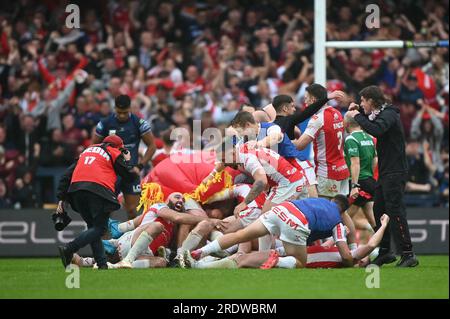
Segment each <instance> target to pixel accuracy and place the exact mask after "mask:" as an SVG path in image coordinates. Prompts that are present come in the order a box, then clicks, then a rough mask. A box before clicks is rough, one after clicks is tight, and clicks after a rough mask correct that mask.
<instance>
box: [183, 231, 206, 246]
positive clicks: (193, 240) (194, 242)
mask: <svg viewBox="0 0 450 319" xmlns="http://www.w3.org/2000/svg"><path fill="white" fill-rule="evenodd" d="M202 238H203V237H202V236H201V235H199V234H198V233H195V232H193V231H191V232H190V233H189V235H188V236H187V238H186V240H185V241H184V242H183V245H181V249H182V250H183V251H185V250H189V251H191V250H193V249H195V248H197V246H198V244H200V242H201V241H202Z"/></svg>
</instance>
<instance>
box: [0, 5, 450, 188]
mask: <svg viewBox="0 0 450 319" xmlns="http://www.w3.org/2000/svg"><path fill="white" fill-rule="evenodd" d="M388 7H389V8H388V10H386V12H385V14H384V15H383V17H382V18H381V25H380V28H378V29H374V30H369V32H368V30H367V29H366V28H365V27H362V26H363V23H360V22H361V21H364V20H365V19H366V15H367V14H366V12H365V3H364V2H357V1H349V0H343V1H341V2H340V5H339V6H329V8H327V40H337V41H342V40H375V39H378V40H389V39H392V40H398V39H401V40H416V41H427V40H430V39H440V40H445V39H448V32H449V29H448V23H447V22H448V18H447V17H448V4H447V3H446V2H445V1H444V0H433V1H430V2H427V3H426V5H425V6H424V8H423V12H420V13H419V12H415V10H413V11H414V12H413V11H411V10H409V9H410V7H408V8H406V7H405V5H404V4H403V3H402V2H392V3H390V5H389V6H388ZM64 9H65V4H64V2H55V3H52V4H51V5H50V4H49V2H48V1H47V3H44V4H42V5H40V6H39V10H36V7H35V3H34V2H33V1H22V2H20V1H19V2H16V3H13V4H12V5H8V6H7V5H2V6H1V9H0V20H1V23H0V38H1V41H0V145H1V146H3V148H4V149H5V154H6V157H7V158H8V159H9V158H12V157H10V152H12V153H11V154H15V155H14V156H15V158H13V159H15V166H14V168H13V171H14V172H8V174H7V175H8V176H16V175H21V174H20V172H19V173H18V172H17V169H19V170H21V169H24V168H25V167H26V164H29V163H30V162H32V161H33V158H32V157H33V156H35V155H36V154H37V153H39V154H40V155H41V156H44V162H46V161H47V160H48V158H47V159H46V158H45V155H46V154H44V151H43V150H42V149H41V150H39V149H38V148H34V146H30V144H29V141H28V142H27V139H29V137H30V136H33V139H34V138H35V137H34V136H36V140H35V141H34V140H33V143H32V144H34V145H41V147H44V146H45V147H46V148H47V149H48V147H49V143H50V142H49V141H47V140H46V138H48V137H47V135H49V136H50V133H51V132H53V131H54V130H55V129H59V130H61V129H62V128H63V125H62V123H61V120H63V121H64V120H65V121H69V122H70V120H67V119H69V118H70V117H67V118H66V117H65V116H66V114H68V113H70V114H72V115H73V116H74V117H75V129H73V128H72V129H70V128H67V127H66V125H65V124H64V130H63V134H64V136H66V137H67V136H68V135H69V136H72V137H69V138H68V139H69V140H70V143H71V144H72V148H75V149H78V150H81V149H82V148H83V147H84V146H85V145H87V144H88V143H87V142H86V141H88V138H89V137H90V136H91V132H92V127H93V126H95V124H96V123H97V122H98V120H99V119H100V118H102V117H105V116H107V115H108V114H110V112H111V110H112V107H113V105H114V99H115V98H116V97H117V96H118V95H120V94H124V93H126V94H129V95H130V96H131V97H132V107H133V112H134V113H136V114H139V115H140V116H142V117H143V118H144V119H147V120H148V121H149V122H151V123H152V130H153V132H154V134H155V135H156V136H159V135H160V134H161V132H163V131H165V130H167V129H172V128H174V127H175V126H176V125H179V126H180V127H185V128H186V129H188V130H189V131H190V130H191V129H192V120H205V121H207V120H208V121H209V120H210V118H211V116H212V120H213V125H216V126H218V127H220V128H222V127H224V126H227V124H228V123H227V122H228V120H229V118H231V117H232V116H233V114H234V112H235V111H236V110H237V109H238V108H239V107H240V106H241V104H243V103H250V104H252V105H254V106H255V108H256V109H260V108H261V107H264V106H265V105H266V104H268V103H269V102H270V100H271V99H272V98H273V96H274V95H277V94H289V95H291V96H292V97H294V96H295V97H296V98H295V100H296V101H298V102H299V104H300V103H302V100H303V95H304V92H305V88H306V87H307V86H308V85H309V84H311V83H313V82H314V74H313V68H312V63H311V62H310V61H312V58H313V38H314V28H313V26H314V11H313V8H312V7H311V6H310V4H308V3H307V2H304V1H303V2H302V1H297V2H292V3H286V2H285V1H278V2H273V3H272V2H270V3H269V2H267V1H266V2H261V3H258V5H253V4H251V3H250V2H248V1H231V2H223V3H215V2H207V4H206V5H203V4H199V3H198V2H195V1H182V2H179V1H173V0H164V1H125V0H120V1H117V0H107V1H105V3H104V5H102V6H95V4H94V3H86V4H85V6H84V5H83V10H82V11H83V12H84V14H83V15H82V21H81V22H82V25H81V28H80V29H74V30H71V29H68V28H67V27H65V26H64V25H62V24H61V23H60V21H63V20H64V19H65V17H66V13H65V10H64ZM406 9H408V10H406ZM24 13H25V14H24ZM28 13H29V14H28ZM412 18H414V19H412ZM102 25H103V26H105V27H104V28H100V27H99V26H102ZM328 53H329V54H328V55H327V58H328V61H327V63H328V67H327V72H328V74H327V75H328V79H330V81H329V84H331V83H335V82H337V81H343V83H344V87H343V89H344V90H346V91H347V93H349V95H354V96H357V93H358V92H359V90H360V89H361V88H362V87H365V86H367V85H372V84H377V85H380V87H382V89H383V92H384V93H385V94H386V95H388V96H389V97H390V98H391V99H392V100H393V101H394V102H395V104H397V105H399V106H400V107H401V112H402V121H403V125H404V129H405V132H406V134H407V135H408V134H409V132H410V131H411V134H412V133H413V132H412V131H414V134H412V136H413V137H414V138H417V137H416V136H415V134H417V128H419V131H420V128H421V126H423V128H424V129H428V128H430V126H431V127H432V130H431V131H432V132H433V133H435V132H436V128H437V126H438V125H437V124H436V123H435V122H434V119H432V118H431V115H433V116H434V118H437V119H438V120H439V121H440V122H441V123H443V125H444V128H445V129H446V130H448V82H449V80H448V78H449V75H448V74H449V72H448V48H433V49H429V48H423V49H418V48H408V49H395V50H394V49H379V50H365V49H352V50H333V49H330V50H329V51H328ZM82 69H83V70H82ZM83 72H87V74H85V75H83V76H82V74H83ZM414 77H415V78H416V79H417V81H416V80H415V79H414ZM421 100H424V101H425V103H426V104H428V105H430V106H431V108H432V109H435V110H436V111H435V112H434V111H433V110H432V109H430V110H429V112H428V113H429V114H431V115H430V119H429V120H423V119H422V120H420V119H419V118H417V117H416V113H417V111H419V112H420V110H421V108H422V107H421V105H419V104H418V103H417V102H418V101H421ZM339 107H340V106H339ZM341 111H342V112H344V111H345V109H341ZM433 112H434V113H433ZM28 115H31V116H32V117H33V118H34V122H35V123H34V126H35V128H34V129H33V130H32V132H31V135H30V134H29V133H27V132H25V131H24V130H23V129H22V130H21V131H20V132H19V130H17V128H18V127H22V126H21V120H20V119H24V118H25V117H24V116H28ZM426 116H428V115H426ZM414 119H416V121H415V122H414V125H413V121H414ZM25 121H26V122H30V120H29V118H28V119H26V120H25ZM427 121H428V122H431V123H432V125H430V124H425V122H427ZM177 123H178V124H177ZM420 123H422V125H421V124H420ZM205 124H207V123H205ZM68 126H70V125H68ZM202 126H203V123H202ZM208 126H209V124H208ZM410 126H412V127H413V128H411V130H410ZM78 129H81V130H82V132H83V139H82V140H81V141H80V142H78V141H79V140H80V139H79V138H78V137H77V138H73V137H74V136H76V135H78V133H75V134H74V133H73V132H76V131H77V130H78ZM68 131H72V132H71V133H68ZM26 135H28V137H26ZM423 135H427V137H424V138H426V140H427V141H428V142H429V144H430V149H431V150H432V152H431V153H432V159H433V162H435V161H436V159H437V163H438V170H439V171H438V173H439V174H443V172H444V169H445V167H444V165H440V164H439V162H440V161H441V159H440V157H439V156H438V155H439V151H440V148H442V147H446V146H447V145H448V138H447V137H446V134H444V135H445V136H442V135H441V138H440V137H439V136H438V135H435V134H431V135H432V136H433V138H431V137H430V134H425V133H423V132H421V131H420V134H419V137H418V138H422V137H423ZM190 136H191V139H193V138H194V137H193V136H192V133H191V134H190ZM19 137H20V140H21V141H22V142H20V143H19V142H18V140H19ZM72 138H73V139H72ZM197 138H198V137H196V139H197ZM48 139H51V138H48ZM188 140H189V139H188V138H186V139H185V140H184V141H183V143H182V145H183V146H184V147H187V146H188V145H189V144H192V140H191V141H188ZM77 143H79V144H78V145H75V144H77ZM19 144H20V145H19ZM203 144H205V141H204V142H203ZM25 145H26V146H25ZM75 146H76V147H75ZM420 147H422V146H420ZM18 149H20V150H18ZM14 152H16V153H14ZM421 152H422V151H421ZM25 153H26V154H25ZM31 155H33V156H31ZM19 159H23V162H21V161H19ZM8 161H9V160H8ZM58 161H59V160H58ZM60 162H61V161H59V164H60ZM3 168H4V167H3ZM9 173H11V174H9ZM440 176H441V175H440ZM14 178H15V177H14ZM14 181H15V180H13V183H12V185H11V184H10V183H9V178H8V179H5V183H7V184H8V185H7V189H8V190H9V191H10V192H9V193H8V196H9V195H10V193H11V191H12V188H13V187H14Z"/></svg>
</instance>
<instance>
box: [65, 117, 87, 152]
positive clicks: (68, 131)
mask: <svg viewBox="0 0 450 319" xmlns="http://www.w3.org/2000/svg"><path fill="white" fill-rule="evenodd" d="M63 127H64V130H63V140H64V141H65V143H66V144H67V145H68V146H69V147H70V151H71V153H73V154H75V155H78V154H80V153H81V151H82V147H81V148H80V147H79V146H80V145H81V144H82V142H83V140H84V139H85V138H87V136H86V135H85V134H83V132H82V131H81V130H80V129H79V128H78V127H75V119H74V117H73V115H72V114H66V115H64V117H63Z"/></svg>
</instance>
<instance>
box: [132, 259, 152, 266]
mask: <svg viewBox="0 0 450 319" xmlns="http://www.w3.org/2000/svg"><path fill="white" fill-rule="evenodd" d="M131 265H132V266H133V268H150V260H148V259H139V260H135V261H133V263H132V264H131Z"/></svg>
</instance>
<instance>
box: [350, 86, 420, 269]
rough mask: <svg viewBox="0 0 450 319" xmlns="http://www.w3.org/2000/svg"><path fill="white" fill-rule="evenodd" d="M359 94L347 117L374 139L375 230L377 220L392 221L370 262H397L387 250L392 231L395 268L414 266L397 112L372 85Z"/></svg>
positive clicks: (403, 153) (378, 223) (405, 168)
mask: <svg viewBox="0 0 450 319" xmlns="http://www.w3.org/2000/svg"><path fill="white" fill-rule="evenodd" d="M359 95H360V96H361V107H360V106H359V105H357V104H355V103H351V104H350V106H349V111H348V114H346V116H348V117H351V118H354V119H355V121H356V122H357V123H358V124H359V125H360V126H361V128H362V129H363V130H364V131H366V132H367V133H369V134H370V135H372V136H374V137H376V138H377V153H378V169H379V178H378V182H377V185H376V188H375V194H374V207H373V210H374V215H375V220H376V223H377V225H376V229H375V231H376V230H378V228H379V227H380V225H381V224H380V217H381V216H382V215H383V214H384V213H386V214H387V215H388V216H389V217H390V219H391V226H390V230H389V229H387V230H386V232H385V233H384V236H383V239H382V241H381V244H380V251H379V255H378V257H377V258H375V260H373V261H372V263H373V264H375V265H378V266H381V265H383V264H389V263H392V262H394V261H395V260H396V257H395V255H394V254H393V252H392V251H391V247H390V234H391V232H392V234H393V238H394V241H395V243H396V244H397V245H398V246H400V248H401V250H402V254H401V259H400V261H399V262H398V263H397V267H415V266H417V265H418V264H419V261H418V260H417V258H416V256H415V254H414V252H413V250H412V243H411V235H410V233H409V227H408V222H407V220H406V209H405V203H404V200H403V197H404V192H405V185H406V181H407V179H408V163H407V160H406V153H405V135H404V132H403V126H402V123H401V121H400V112H399V109H398V108H396V107H394V106H393V105H392V104H391V103H390V102H389V101H388V100H387V99H386V98H385V97H384V95H383V92H382V91H381V89H380V88H379V87H377V86H375V85H371V86H368V87H366V88H364V89H362V90H361V92H359ZM360 112H361V113H360ZM352 187H357V188H358V187H359V186H358V185H354V186H352Z"/></svg>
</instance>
